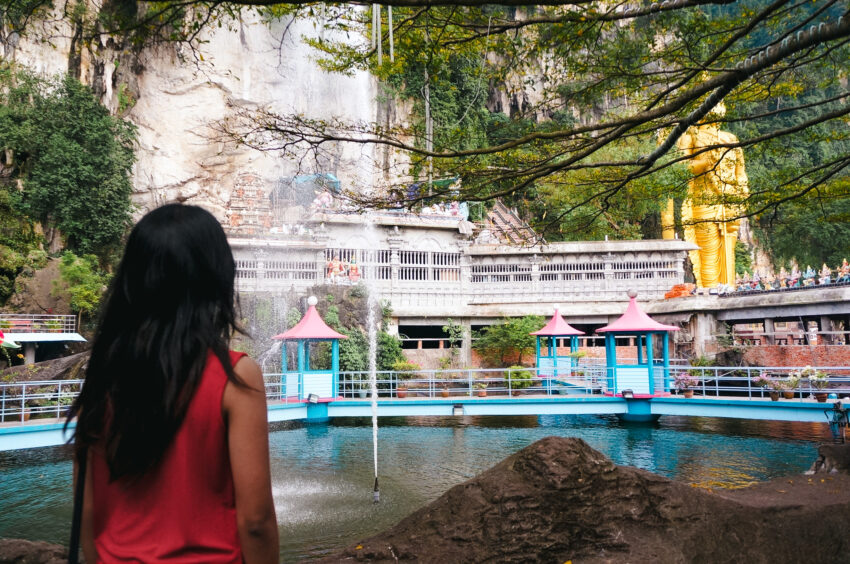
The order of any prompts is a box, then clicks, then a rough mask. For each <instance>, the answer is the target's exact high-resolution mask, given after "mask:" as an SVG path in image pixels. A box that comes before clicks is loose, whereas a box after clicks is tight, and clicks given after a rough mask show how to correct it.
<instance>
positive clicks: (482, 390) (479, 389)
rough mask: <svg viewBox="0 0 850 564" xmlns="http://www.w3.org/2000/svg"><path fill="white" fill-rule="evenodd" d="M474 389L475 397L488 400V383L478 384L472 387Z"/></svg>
mask: <svg viewBox="0 0 850 564" xmlns="http://www.w3.org/2000/svg"><path fill="white" fill-rule="evenodd" d="M472 387H473V388H475V395H477V396H478V397H479V398H486V397H487V383H486V382H476V383H475V384H473V385H472Z"/></svg>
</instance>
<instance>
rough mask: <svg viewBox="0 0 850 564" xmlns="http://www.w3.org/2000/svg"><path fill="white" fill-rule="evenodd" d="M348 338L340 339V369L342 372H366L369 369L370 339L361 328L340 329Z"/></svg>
mask: <svg viewBox="0 0 850 564" xmlns="http://www.w3.org/2000/svg"><path fill="white" fill-rule="evenodd" d="M339 332H340V333H342V334H343V335H347V336H348V338H347V339H340V341H339V369H340V371H341V372H366V371H367V370H369V341H368V340H367V339H366V335H365V334H364V333H363V331H361V330H360V329H357V328H354V329H344V328H342V329H340V330H339Z"/></svg>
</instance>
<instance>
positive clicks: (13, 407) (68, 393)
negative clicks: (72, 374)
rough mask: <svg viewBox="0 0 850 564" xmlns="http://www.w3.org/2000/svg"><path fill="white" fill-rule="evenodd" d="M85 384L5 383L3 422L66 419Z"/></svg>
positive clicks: (1, 387) (0, 397) (0, 390)
mask: <svg viewBox="0 0 850 564" xmlns="http://www.w3.org/2000/svg"><path fill="white" fill-rule="evenodd" d="M82 384H83V381H82V380H50V381H44V382H12V383H2V384H0V423H8V422H10V421H20V422H21V423H23V422H24V421H29V420H30V419H43V418H53V417H57V418H58V417H64V416H65V414H66V411H67V409H68V406H70V405H71V404H72V403H73V401H74V399H75V398H76V397H77V394H79V393H80V388H81V387H82Z"/></svg>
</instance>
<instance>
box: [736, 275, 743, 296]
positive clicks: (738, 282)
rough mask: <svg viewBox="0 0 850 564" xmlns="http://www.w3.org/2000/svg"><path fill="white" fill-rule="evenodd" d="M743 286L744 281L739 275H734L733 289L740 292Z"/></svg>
mask: <svg viewBox="0 0 850 564" xmlns="http://www.w3.org/2000/svg"><path fill="white" fill-rule="evenodd" d="M743 288H744V281H743V280H741V275H740V274H736V275H735V291H736V292H740V291H741V290H742V289H743Z"/></svg>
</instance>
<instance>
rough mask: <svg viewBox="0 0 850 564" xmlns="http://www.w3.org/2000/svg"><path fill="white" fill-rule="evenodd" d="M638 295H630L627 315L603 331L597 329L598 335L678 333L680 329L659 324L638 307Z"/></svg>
mask: <svg viewBox="0 0 850 564" xmlns="http://www.w3.org/2000/svg"><path fill="white" fill-rule="evenodd" d="M636 298H637V294H636V293H631V292H630V294H629V306H628V307H627V308H626V313H624V314H623V315H622V316H620V319H618V320H617V321H615V322H614V323H609V324H608V325H606V326H605V327H603V328H602V329H597V330H596V332H597V333H605V332H621V333H637V332H641V331H678V330H679V328H678V327H676V326H674V325H664V324H662V323H658V322H657V321H655V320H654V319H652V318H651V317H649V316H648V315H647V314H645V313H644V312H643V310H642V309H640V307H639V306H638V305H637V300H636Z"/></svg>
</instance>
